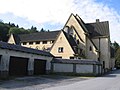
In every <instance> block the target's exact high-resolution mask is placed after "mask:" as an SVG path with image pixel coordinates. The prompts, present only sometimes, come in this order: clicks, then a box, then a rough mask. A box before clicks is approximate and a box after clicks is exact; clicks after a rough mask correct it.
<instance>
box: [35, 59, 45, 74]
mask: <svg viewBox="0 0 120 90" xmlns="http://www.w3.org/2000/svg"><path fill="white" fill-rule="evenodd" d="M45 72H46V60H40V59H35V60H34V74H35V75H40V74H45Z"/></svg>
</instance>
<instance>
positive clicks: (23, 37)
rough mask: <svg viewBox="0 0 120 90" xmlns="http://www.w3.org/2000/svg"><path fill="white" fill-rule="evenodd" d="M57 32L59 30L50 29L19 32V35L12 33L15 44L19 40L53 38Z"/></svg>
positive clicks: (28, 40)
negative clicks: (26, 32)
mask: <svg viewBox="0 0 120 90" xmlns="http://www.w3.org/2000/svg"><path fill="white" fill-rule="evenodd" d="M59 32H60V30H59V31H50V32H38V33H31V34H20V35H15V34H13V36H14V39H15V42H16V44H19V43H20V42H30V41H45V40H55V39H56V37H57V35H58V33H59Z"/></svg>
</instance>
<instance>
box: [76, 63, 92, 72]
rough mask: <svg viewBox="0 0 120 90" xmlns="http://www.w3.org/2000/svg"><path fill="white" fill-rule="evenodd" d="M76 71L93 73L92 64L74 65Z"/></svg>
mask: <svg viewBox="0 0 120 90" xmlns="http://www.w3.org/2000/svg"><path fill="white" fill-rule="evenodd" d="M76 73H93V65H80V64H77V65H76Z"/></svg>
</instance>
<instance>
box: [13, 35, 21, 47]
mask: <svg viewBox="0 0 120 90" xmlns="http://www.w3.org/2000/svg"><path fill="white" fill-rule="evenodd" d="M12 35H13V38H14V40H15V43H16V45H19V44H20V37H19V36H18V35H16V34H12Z"/></svg>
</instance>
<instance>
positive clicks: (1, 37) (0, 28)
mask: <svg viewBox="0 0 120 90" xmlns="http://www.w3.org/2000/svg"><path fill="white" fill-rule="evenodd" d="M48 31H49V30H48ZM37 32H46V30H44V29H43V28H42V29H41V31H38V30H37V28H36V27H34V26H32V27H31V29H24V28H19V25H15V24H14V23H10V22H9V23H4V22H3V20H1V19H0V41H4V42H7V40H8V38H9V35H10V34H29V33H37Z"/></svg>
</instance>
